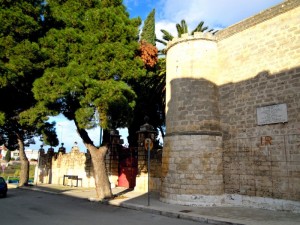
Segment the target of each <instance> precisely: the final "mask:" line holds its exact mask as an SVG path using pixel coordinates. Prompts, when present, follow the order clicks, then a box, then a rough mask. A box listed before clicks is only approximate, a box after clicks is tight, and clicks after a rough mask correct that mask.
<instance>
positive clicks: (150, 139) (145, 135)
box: [137, 116, 157, 206]
mask: <svg viewBox="0 0 300 225" xmlns="http://www.w3.org/2000/svg"><path fill="white" fill-rule="evenodd" d="M144 120H145V124H144V125H142V126H141V127H140V130H139V131H138V132H137V133H138V144H139V148H142V149H144V150H146V151H147V153H148V154H147V156H148V157H147V170H148V171H147V172H148V185H147V189H148V206H150V168H151V167H150V151H151V150H152V148H153V143H154V141H155V137H156V135H157V132H156V131H155V130H154V127H153V126H152V125H150V124H149V123H148V120H149V117H147V116H146V117H145V118H144Z"/></svg>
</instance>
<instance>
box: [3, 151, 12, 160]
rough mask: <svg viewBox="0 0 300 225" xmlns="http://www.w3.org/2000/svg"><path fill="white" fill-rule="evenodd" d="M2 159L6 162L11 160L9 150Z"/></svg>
mask: <svg viewBox="0 0 300 225" xmlns="http://www.w3.org/2000/svg"><path fill="white" fill-rule="evenodd" d="M4 159H5V161H6V162H9V161H10V160H11V151H10V150H7V152H6V155H5V158H4Z"/></svg>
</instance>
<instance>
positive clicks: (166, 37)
mask: <svg viewBox="0 0 300 225" xmlns="http://www.w3.org/2000/svg"><path fill="white" fill-rule="evenodd" d="M176 29H177V37H181V35H182V34H185V33H189V31H188V26H187V24H186V21H185V20H181V22H180V23H177V24H176ZM160 31H161V32H162V33H163V36H162V40H160V39H156V41H157V42H159V43H162V44H163V45H165V46H166V45H167V43H168V41H172V40H173V38H174V36H173V35H172V34H171V33H170V32H168V31H166V30H164V29H161V30H160ZM217 31H218V30H214V29H209V30H208V26H204V22H203V21H201V22H200V23H199V24H198V25H197V26H196V28H195V29H194V30H193V31H192V32H191V35H194V33H195V32H210V33H212V34H215V33H216V32H217ZM160 53H163V54H164V49H163V50H161V51H160Z"/></svg>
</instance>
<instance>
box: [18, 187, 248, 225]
mask: <svg viewBox="0 0 300 225" xmlns="http://www.w3.org/2000/svg"><path fill="white" fill-rule="evenodd" d="M17 188H20V189H25V190H30V191H39V192H43V193H47V194H54V195H65V194H64V193H59V192H55V191H48V190H42V189H40V188H35V187H26V186H23V187H17ZM65 196H69V197H74V196H71V195H65ZM87 200H88V201H90V202H97V203H100V204H104V205H111V206H115V207H122V208H127V209H132V210H137V211H143V212H147V213H151V214H155V215H161V216H166V217H170V218H178V219H183V220H190V221H195V222H202V223H207V224H213V225H244V224H242V223H233V222H227V221H222V219H221V218H220V219H215V218H210V217H204V216H201V215H200V216H199V215H195V214H190V215H188V214H186V213H183V212H172V211H163V210H160V209H156V208H153V207H149V206H143V205H136V204H131V203H124V202H112V200H104V201H98V200H97V199H94V198H87Z"/></svg>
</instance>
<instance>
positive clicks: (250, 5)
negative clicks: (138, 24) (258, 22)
mask: <svg viewBox="0 0 300 225" xmlns="http://www.w3.org/2000/svg"><path fill="white" fill-rule="evenodd" d="M281 2H283V0H251V1H249V0H248V1H247V0H213V1H212V0H189V1H182V0H161V1H160V2H159V4H157V5H159V8H158V9H157V10H156V26H157V27H156V35H157V37H159V36H160V35H161V34H160V33H161V32H160V31H159V30H160V29H161V27H163V26H165V28H163V29H166V30H168V31H170V32H172V34H173V35H176V34H177V32H176V29H175V24H176V23H179V22H180V21H181V20H182V19H184V20H185V21H186V22H187V24H188V27H189V30H192V29H194V28H195V27H196V26H197V24H198V23H199V22H201V21H204V24H205V25H207V26H209V27H210V28H214V29H219V28H220V27H223V28H224V27H227V26H230V25H233V24H235V23H237V22H239V21H241V20H243V19H246V18H248V17H251V16H253V15H255V14H257V13H259V12H261V11H263V10H265V9H267V8H269V7H272V6H274V5H276V4H279V3H281ZM169 27H173V29H172V30H171V29H170V30H169Z"/></svg>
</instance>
